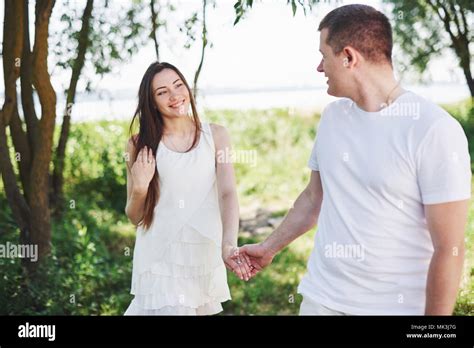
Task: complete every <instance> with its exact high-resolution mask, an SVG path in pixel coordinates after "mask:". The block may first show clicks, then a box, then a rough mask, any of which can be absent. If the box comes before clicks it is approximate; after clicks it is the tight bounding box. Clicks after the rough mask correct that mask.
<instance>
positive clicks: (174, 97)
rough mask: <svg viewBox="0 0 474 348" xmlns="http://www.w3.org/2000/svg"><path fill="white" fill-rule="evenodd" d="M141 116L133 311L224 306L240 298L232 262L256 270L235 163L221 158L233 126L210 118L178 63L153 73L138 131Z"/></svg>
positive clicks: (135, 153)
mask: <svg viewBox="0 0 474 348" xmlns="http://www.w3.org/2000/svg"><path fill="white" fill-rule="evenodd" d="M189 108H191V113H190V114H188V110H189ZM137 118H138V120H139V123H140V128H139V132H138V134H136V135H134V136H132V137H131V138H130V140H129V141H128V144H127V153H128V154H129V157H128V158H130V159H132V161H128V163H127V206H126V208H125V211H126V214H127V216H128V218H129V219H130V221H131V222H132V223H133V224H135V225H137V226H138V228H137V236H136V242H135V249H134V256H133V274H132V289H131V293H132V294H134V295H135V298H134V299H133V300H132V302H131V304H130V306H129V307H128V309H127V311H126V312H125V315H211V314H216V313H218V312H221V311H222V306H221V302H224V301H227V300H229V299H230V292H229V288H228V285H227V275H226V269H225V267H227V268H229V269H230V270H233V271H234V272H235V273H236V274H237V275H238V276H239V277H240V278H241V279H245V280H248V279H249V278H250V274H251V272H250V268H249V266H248V264H250V263H249V262H248V260H247V259H246V260H245V262H243V259H241V258H240V256H239V254H238V248H237V233H238V224H239V208H238V202H237V193H236V189H235V176H234V170H233V166H232V163H218V161H217V160H216V158H217V153H219V152H220V151H226V148H227V151H228V150H229V149H230V146H231V145H230V139H229V135H228V133H227V131H226V129H225V128H224V127H222V126H218V125H215V124H207V123H201V122H200V120H199V117H198V114H197V112H196V106H195V102H194V99H193V96H192V94H191V91H190V89H189V86H188V84H187V83H186V80H185V78H184V76H183V75H182V74H181V72H180V71H179V70H178V69H177V68H176V67H174V66H173V65H171V64H168V63H153V64H151V65H150V66H149V67H148V69H147V71H146V72H145V75H144V76H143V79H142V81H141V84H140V89H139V93H138V106H137V109H136V112H135V115H134V117H133V120H132V124H131V126H130V132H131V133H132V126H133V123H134V121H135V120H136V119H137ZM130 163H132V164H130ZM219 207H220V209H219ZM247 262H248V263H247Z"/></svg>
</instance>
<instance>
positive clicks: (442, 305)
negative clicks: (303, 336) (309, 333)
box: [240, 5, 471, 315]
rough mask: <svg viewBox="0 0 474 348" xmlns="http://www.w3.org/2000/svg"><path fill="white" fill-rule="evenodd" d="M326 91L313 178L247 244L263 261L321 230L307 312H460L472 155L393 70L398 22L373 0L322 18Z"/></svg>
mask: <svg viewBox="0 0 474 348" xmlns="http://www.w3.org/2000/svg"><path fill="white" fill-rule="evenodd" d="M318 30H319V31H320V32H321V33H320V51H321V54H322V56H323V58H322V61H321V63H320V64H319V66H318V69H317V70H318V71H319V72H321V73H324V75H325V76H326V77H327V79H328V81H327V83H328V91H327V92H328V93H329V94H330V95H333V96H337V97H341V98H342V99H340V100H338V101H336V102H334V103H331V104H330V105H328V106H327V107H326V109H325V110H324V112H323V113H322V116H321V121H320V124H319V128H318V132H317V136H316V141H315V144H314V148H313V151H312V154H311V158H310V160H309V163H308V166H309V167H310V168H311V170H312V173H311V179H310V182H309V184H308V186H307V187H306V188H305V189H304V190H303V192H302V193H301V194H300V195H299V197H298V199H297V200H296V202H295V204H294V206H293V207H292V208H291V209H290V211H289V212H288V214H287V216H286V217H285V219H284V220H283V222H282V223H281V225H280V226H279V227H278V228H277V229H276V230H275V231H274V232H273V233H272V234H271V235H270V236H269V237H268V238H267V239H266V240H265V241H263V242H262V243H260V244H251V245H245V246H243V247H241V248H240V253H241V254H243V255H246V256H249V257H250V259H251V262H252V265H253V267H255V269H256V271H254V272H253V274H256V272H257V271H259V270H261V269H262V268H263V267H265V266H267V265H269V264H270V263H271V262H272V259H273V257H274V256H275V254H277V253H278V252H279V251H280V250H281V249H283V248H284V247H285V246H287V245H288V244H289V243H290V242H292V241H293V240H294V239H295V238H297V237H298V236H300V235H302V234H303V233H305V232H307V231H308V230H310V229H311V228H313V227H314V226H315V225H316V223H317V224H318V230H317V233H316V237H315V246H314V249H313V251H312V253H311V256H310V258H309V261H308V268H307V273H306V274H305V276H304V278H303V280H302V281H301V284H300V285H299V287H298V292H299V293H301V294H302V295H303V302H302V304H301V308H300V314H302V315H306V314H319V315H320V314H329V315H344V314H349V315H422V314H426V315H449V314H452V311H453V308H454V305H455V301H456V295H457V291H458V288H459V282H460V278H461V273H462V265H463V258H464V230H465V226H466V220H467V211H468V200H469V198H470V195H471V187H470V186H471V170H470V158H469V153H468V145H467V140H466V136H465V134H464V132H463V130H462V128H461V127H460V125H459V123H458V122H457V121H456V120H455V119H454V118H453V117H451V116H450V115H449V114H447V113H446V112H445V111H444V110H443V109H441V108H440V107H438V106H436V105H435V104H433V103H431V102H429V101H427V100H425V99H423V98H421V97H419V96H417V95H416V94H414V93H411V92H408V91H404V90H403V89H402V88H401V87H400V85H399V83H397V81H396V80H395V78H394V74H393V67H392V61H391V55H392V31H391V26H390V23H389V21H388V19H387V17H386V16H385V15H383V14H382V13H381V12H379V11H377V10H375V9H374V8H372V7H370V6H365V5H347V6H342V7H339V8H337V9H335V10H333V11H332V12H330V13H329V14H328V15H327V16H326V17H325V18H324V19H323V20H322V22H321V23H320V25H319V28H318Z"/></svg>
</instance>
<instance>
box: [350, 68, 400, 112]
mask: <svg viewBox="0 0 474 348" xmlns="http://www.w3.org/2000/svg"><path fill="white" fill-rule="evenodd" d="M355 86H356V88H355V89H354V93H353V95H352V96H350V98H351V99H352V100H353V101H354V102H355V103H356V104H357V106H358V107H359V108H361V109H362V110H364V111H367V112H377V111H380V110H382V109H383V108H384V107H387V106H388V105H389V104H391V103H392V102H393V101H394V100H395V99H396V98H397V97H398V96H400V95H401V94H402V93H403V89H402V88H401V86H400V85H399V82H397V80H395V77H394V76H393V70H392V69H391V67H390V68H389V67H384V68H380V69H377V70H373V71H371V72H368V73H364V75H363V76H362V77H361V78H360V80H358V81H356V83H355Z"/></svg>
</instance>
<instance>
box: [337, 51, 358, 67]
mask: <svg viewBox="0 0 474 348" xmlns="http://www.w3.org/2000/svg"><path fill="white" fill-rule="evenodd" d="M341 54H342V57H343V60H344V67H346V68H353V67H354V66H355V65H356V64H357V63H358V61H359V57H358V54H357V51H356V50H355V49H354V48H352V47H351V46H346V47H344V48H343V49H342V52H341ZM346 62H347V63H346Z"/></svg>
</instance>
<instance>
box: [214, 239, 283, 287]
mask: <svg viewBox="0 0 474 348" xmlns="http://www.w3.org/2000/svg"><path fill="white" fill-rule="evenodd" d="M274 256H275V254H274V253H272V252H271V251H270V250H269V249H268V248H266V247H265V245H264V244H263V243H261V244H247V245H244V246H242V247H240V248H237V247H232V246H227V247H224V248H223V259H224V263H225V265H226V267H227V269H229V270H231V271H233V272H234V273H235V274H236V275H237V276H238V277H239V278H240V279H242V280H245V281H248V280H250V279H251V278H253V277H254V276H255V275H256V274H257V273H258V272H260V271H261V270H263V268H265V267H266V266H268V265H269V264H270V263H271V262H272V260H273V257H274Z"/></svg>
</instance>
